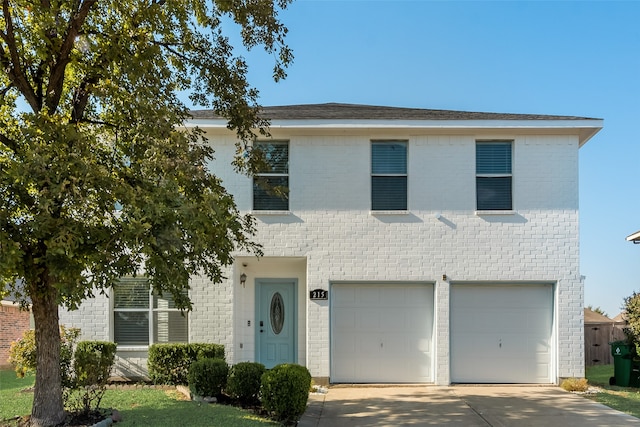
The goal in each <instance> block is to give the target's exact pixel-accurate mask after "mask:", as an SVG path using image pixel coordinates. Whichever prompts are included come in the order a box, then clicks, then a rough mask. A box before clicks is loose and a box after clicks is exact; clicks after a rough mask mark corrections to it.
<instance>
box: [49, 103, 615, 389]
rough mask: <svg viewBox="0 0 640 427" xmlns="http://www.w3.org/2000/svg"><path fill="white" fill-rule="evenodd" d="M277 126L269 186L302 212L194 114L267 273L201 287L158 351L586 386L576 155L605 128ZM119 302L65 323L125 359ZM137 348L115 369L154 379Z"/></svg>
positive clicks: (351, 110) (396, 116) (364, 118)
mask: <svg viewBox="0 0 640 427" xmlns="http://www.w3.org/2000/svg"><path fill="white" fill-rule="evenodd" d="M264 113H265V114H264V115H265V117H267V118H270V119H271V129H270V131H271V138H270V139H265V140H260V142H259V143H258V147H259V148H261V149H263V150H266V152H267V153H268V156H269V159H270V162H271V163H272V166H273V170H272V171H271V173H269V174H265V175H264V176H260V177H258V178H256V181H259V180H267V181H270V182H272V183H277V184H279V185H282V186H283V187H284V188H286V189H288V199H287V198H282V197H280V196H278V195H275V194H273V193H268V192H265V191H263V189H262V187H260V186H254V183H253V182H252V181H253V180H252V179H251V178H249V177H246V176H243V175H238V174H236V173H235V172H234V171H233V169H232V167H231V166H230V162H231V159H232V156H233V154H234V149H235V147H234V135H233V134H232V133H231V132H229V131H228V130H227V129H226V123H225V122H224V121H223V120H222V119H220V118H218V117H215V116H214V115H212V114H211V113H209V112H205V111H198V112H194V118H193V120H192V122H191V123H190V124H189V125H190V126H199V127H200V128H202V129H204V130H205V131H206V134H207V137H208V138H209V140H210V141H211V144H213V146H214V147H215V150H216V161H215V163H214V164H212V168H214V169H215V172H216V174H217V175H218V176H220V177H221V178H222V179H223V181H224V184H225V186H226V187H227V189H228V190H229V191H230V192H231V193H232V194H234V196H235V198H236V203H237V205H238V207H239V208H240V209H241V210H242V211H246V212H252V213H253V214H254V215H255V217H256V218H257V225H258V234H257V236H256V240H257V241H258V242H259V243H261V244H262V245H263V249H264V257H262V258H260V259H257V258H256V257H253V256H249V255H247V254H237V257H236V262H235V264H234V266H233V267H232V268H230V269H229V271H228V272H227V276H228V278H229V279H228V280H226V281H225V282H224V283H221V284H218V285H213V284H211V283H208V281H207V280H206V279H204V278H199V277H194V278H193V281H192V284H191V286H192V290H191V294H190V296H191V299H192V301H194V310H193V311H192V312H191V313H189V316H188V321H184V323H180V321H179V320H177V321H176V322H175V324H173V325H170V326H169V330H170V331H169V332H167V331H164V332H162V331H160V329H161V328H162V325H161V324H160V323H162V322H160V320H159V318H160V317H158V318H156V317H154V315H153V313H152V312H153V308H149V310H148V313H147V314H146V316H147V319H149V318H152V319H154V320H153V321H151V322H148V323H150V324H149V325H147V324H145V326H144V327H148V328H149V329H150V332H149V334H148V336H147V339H148V340H149V341H154V340H160V341H162V340H167V339H166V338H167V337H168V336H169V335H171V336H172V338H170V339H168V340H180V339H183V340H187V339H188V340H189V341H191V342H216V343H221V344H224V345H225V348H226V353H227V359H228V362H230V363H237V362H240V361H260V362H262V363H264V364H265V365H267V366H268V367H269V366H272V365H274V364H276V363H279V362H282V361H287V362H296V363H299V364H302V365H305V366H307V367H308V368H309V370H310V371H311V373H312V375H313V376H314V377H316V378H317V379H318V380H328V381H330V382H334V383H340V382H349V383H353V382H356V383H367V382H374V383H381V382H393V383H402V382H411V383H420V382H423V383H435V384H441V385H446V384H450V383H557V382H558V380H559V378H563V377H574V376H575V377H582V376H584V348H583V345H584V340H583V282H582V280H581V276H580V268H579V239H578V149H579V148H580V147H581V146H582V145H583V144H584V143H586V142H587V141H588V140H589V139H590V138H591V137H592V136H593V135H595V134H596V133H597V132H598V131H599V130H600V129H601V127H602V124H603V123H602V120H600V119H590V118H582V117H566V116H543V115H523V114H495V113H469V112H456V111H442V110H422V109H405V108H388V107H372V106H361V105H345V104H320V105H303V106H288V107H267V108H265V110H264ZM241 279H244V281H242V280H241ZM313 291H325V292H313ZM316 297H319V298H320V299H316ZM322 298H326V299H322ZM114 300H116V301H117V298H109V299H107V298H105V297H96V298H95V299H92V300H90V301H87V302H86V303H85V304H83V306H82V307H81V308H80V309H79V310H78V311H75V312H65V313H62V314H61V323H64V324H67V325H69V326H72V325H73V326H79V327H81V328H82V331H83V334H84V336H85V338H88V339H107V340H114V339H115V340H119V341H122V340H124V341H126V340H127V339H128V338H127V335H126V333H127V331H129V330H128V329H126V330H125V331H124V332H122V331H119V330H118V328H122V326H121V323H118V322H122V321H121V320H115V319H116V318H119V314H122V313H124V314H128V313H125V312H126V311H127V310H126V308H125V309H119V308H118V307H114V304H116V305H117V302H115V303H114ZM151 306H152V307H153V304H152V305H151ZM157 306H161V304H160V305H157ZM149 313H151V314H149ZM173 314H174V313H172V312H171V311H170V310H168V311H167V312H165V315H167V316H168V317H167V319H168V321H169V322H172V321H173V320H176V319H177V318H176V317H175V316H173ZM172 319H173V320H172ZM174 329H175V330H176V331H177V332H175V331H173V330H174ZM180 330H182V332H180ZM129 332H131V333H133V334H135V328H134V329H133V330H132V331H129ZM119 337H120V338H119ZM122 337H124V338H122ZM148 337H152V338H148ZM162 337H164V338H162ZM132 342H133V343H134V344H131V343H130V345H123V344H119V369H120V370H121V371H122V373H124V374H126V375H140V374H144V373H145V371H146V364H145V356H146V348H147V347H146V345H143V343H140V342H137V343H135V342H134V341H132Z"/></svg>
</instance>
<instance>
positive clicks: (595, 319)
mask: <svg viewBox="0 0 640 427" xmlns="http://www.w3.org/2000/svg"><path fill="white" fill-rule="evenodd" d="M584 323H615V321H614V320H612V319H610V318H608V317H607V316H603V315H602V314H600V313H596V312H595V311H593V310H590V309H588V308H585V309H584Z"/></svg>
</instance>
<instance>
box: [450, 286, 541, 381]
mask: <svg viewBox="0 0 640 427" xmlns="http://www.w3.org/2000/svg"><path fill="white" fill-rule="evenodd" d="M450 307H451V325H450V328H451V382H452V383H521V384H526V383H543V384H544V383H551V382H552V365H551V353H552V352H551V348H552V347H551V336H552V327H553V326H552V325H553V287H552V286H551V285H519V284H516V285H495V286H487V285H473V284H468V285H467V284H464V285H456V284H452V285H451V304H450Z"/></svg>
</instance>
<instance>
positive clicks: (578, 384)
mask: <svg viewBox="0 0 640 427" xmlns="http://www.w3.org/2000/svg"><path fill="white" fill-rule="evenodd" d="M560 387H562V388H563V389H565V390H567V391H587V390H588V389H589V384H588V383H587V379H586V378H567V379H565V380H563V381H562V383H560Z"/></svg>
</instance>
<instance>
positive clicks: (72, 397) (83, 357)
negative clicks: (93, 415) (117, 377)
mask: <svg viewBox="0 0 640 427" xmlns="http://www.w3.org/2000/svg"><path fill="white" fill-rule="evenodd" d="M116 347H117V346H116V344H115V343H113V342H107V341H81V342H79V343H78V345H77V346H76V351H75V353H74V357H73V359H74V360H73V370H74V373H75V377H74V383H73V387H72V389H71V390H70V391H69V393H68V396H67V399H66V400H67V405H68V406H69V407H71V408H72V409H74V410H78V411H81V412H84V413H89V412H90V411H92V410H97V409H98V408H99V407H100V402H101V401H102V396H104V393H105V391H106V387H107V381H108V380H109V376H110V375H111V369H112V368H113V364H114V362H115V358H116Z"/></svg>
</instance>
